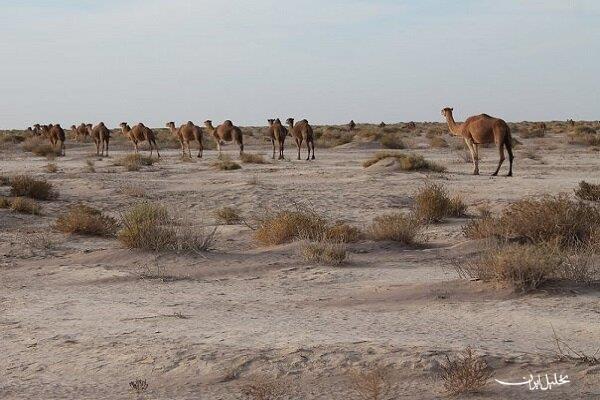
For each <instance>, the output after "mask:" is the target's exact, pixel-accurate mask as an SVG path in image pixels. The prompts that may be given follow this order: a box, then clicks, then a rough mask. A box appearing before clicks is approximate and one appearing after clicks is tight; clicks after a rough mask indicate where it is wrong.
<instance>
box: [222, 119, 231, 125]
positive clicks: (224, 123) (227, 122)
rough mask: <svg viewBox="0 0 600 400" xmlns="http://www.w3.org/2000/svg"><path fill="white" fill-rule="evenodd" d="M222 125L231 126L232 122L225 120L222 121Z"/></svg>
mask: <svg viewBox="0 0 600 400" xmlns="http://www.w3.org/2000/svg"><path fill="white" fill-rule="evenodd" d="M223 125H225V126H233V122H231V121H230V120H228V119H226V120H225V121H223Z"/></svg>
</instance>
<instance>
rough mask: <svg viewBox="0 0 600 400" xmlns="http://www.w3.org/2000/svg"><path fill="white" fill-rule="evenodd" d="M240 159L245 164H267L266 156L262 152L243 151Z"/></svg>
mask: <svg viewBox="0 0 600 400" xmlns="http://www.w3.org/2000/svg"><path fill="white" fill-rule="evenodd" d="M240 160H241V161H242V162H243V163H244V164H267V161H266V160H265V157H264V156H263V155H262V154H252V153H242V154H241V155H240Z"/></svg>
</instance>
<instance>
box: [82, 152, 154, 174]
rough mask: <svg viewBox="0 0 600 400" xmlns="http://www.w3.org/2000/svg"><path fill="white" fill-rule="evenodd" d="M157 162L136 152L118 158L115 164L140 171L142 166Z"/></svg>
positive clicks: (128, 169) (129, 169)
mask: <svg viewBox="0 0 600 400" xmlns="http://www.w3.org/2000/svg"><path fill="white" fill-rule="evenodd" d="M155 162H156V160H155V159H154V158H152V157H150V156H145V155H142V154H139V153H134V154H128V155H126V156H124V157H121V158H119V159H117V160H116V161H115V163H114V165H117V166H120V167H125V170H127V171H139V170H140V169H141V168H142V166H151V165H152V164H154V163H155ZM88 166H89V164H88ZM92 167H93V164H92Z"/></svg>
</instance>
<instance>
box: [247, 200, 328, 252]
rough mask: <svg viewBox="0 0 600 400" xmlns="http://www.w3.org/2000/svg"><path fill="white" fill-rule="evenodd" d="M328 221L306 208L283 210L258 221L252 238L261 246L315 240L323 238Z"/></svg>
mask: <svg viewBox="0 0 600 400" xmlns="http://www.w3.org/2000/svg"><path fill="white" fill-rule="evenodd" d="M328 228H329V221H328V220H327V219H326V218H325V217H323V216H321V215H319V214H317V213H316V212H314V211H312V210H309V209H307V208H298V209H297V210H293V211H290V210H284V211H280V212H277V213H276V214H274V215H270V216H267V217H265V218H263V219H262V220H260V221H259V227H258V228H257V229H256V230H255V231H254V238H255V239H256V240H257V241H258V242H259V243H261V244H263V245H278V244H282V243H287V242H291V241H292V240H294V239H297V238H303V239H307V240H316V239H319V238H321V237H323V234H324V233H325V232H326V231H327V229H328Z"/></svg>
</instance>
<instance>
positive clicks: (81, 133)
mask: <svg viewBox="0 0 600 400" xmlns="http://www.w3.org/2000/svg"><path fill="white" fill-rule="evenodd" d="M71 132H73V135H74V136H75V140H78V141H79V140H80V139H81V138H83V139H85V137H86V136H88V135H89V134H90V132H89V130H88V127H87V125H86V124H84V123H83V122H82V123H81V124H79V126H75V125H71Z"/></svg>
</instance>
